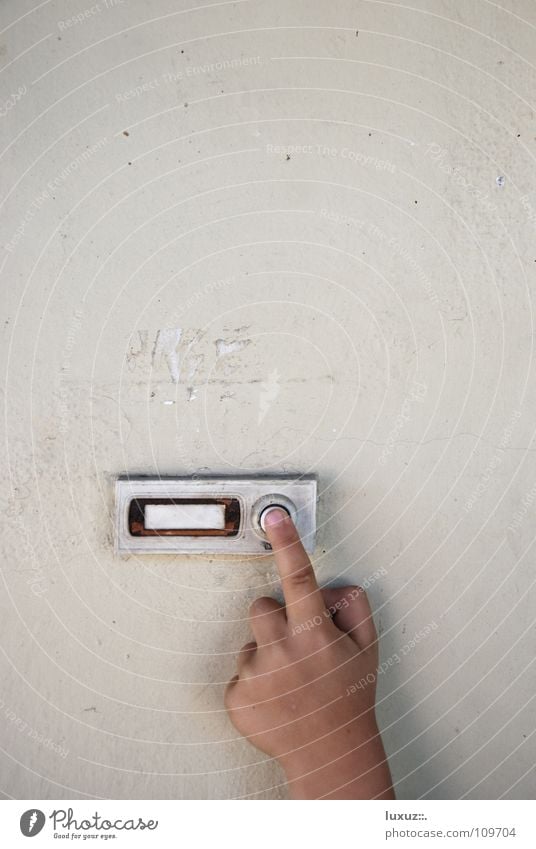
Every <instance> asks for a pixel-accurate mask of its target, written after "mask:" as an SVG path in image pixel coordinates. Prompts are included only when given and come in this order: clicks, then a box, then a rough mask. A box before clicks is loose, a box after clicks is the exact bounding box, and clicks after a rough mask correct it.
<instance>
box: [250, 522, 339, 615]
mask: <svg viewBox="0 0 536 849" xmlns="http://www.w3.org/2000/svg"><path fill="white" fill-rule="evenodd" d="M264 528H265V531H266V536H267V537H268V540H269V542H270V545H271V546H272V549H273V552H274V555H275V562H276V566H277V571H278V572H279V577H280V578H281V586H282V588H283V595H284V597H285V606H286V612H287V619H288V620H289V621H294V622H296V621H303V620H305V619H309V618H311V617H314V616H318V615H322V614H325V612H326V605H325V604H324V599H323V597H322V593H321V591H320V588H319V586H318V584H317V582H316V577H315V573H314V570H313V567H312V565H311V561H310V560H309V557H308V555H307V552H306V551H305V549H304V547H303V545H302V542H301V539H300V537H299V534H298V531H297V530H296V527H295V525H294V522H293V521H292V519H291V518H290V516H289V515H288V513H286V512H285V511H284V510H276V509H273V510H270V512H269V513H268V514H267V515H266V519H265V522H264Z"/></svg>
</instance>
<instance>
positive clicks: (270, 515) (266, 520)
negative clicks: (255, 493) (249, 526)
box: [259, 504, 290, 533]
mask: <svg viewBox="0 0 536 849" xmlns="http://www.w3.org/2000/svg"><path fill="white" fill-rule="evenodd" d="M288 516H290V513H289V511H288V510H287V509H286V507H282V506H281V505H280V504H274V505H272V506H271V507H266V508H265V509H264V510H263V511H262V513H261V515H260V517H259V524H260V526H261V528H262V530H263V531H264V532H265V533H266V525H268V526H269V527H273V526H274V525H277V524H278V523H279V522H282V521H283V519H286V518H287V517H288Z"/></svg>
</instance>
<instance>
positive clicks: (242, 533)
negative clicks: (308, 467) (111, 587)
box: [115, 475, 317, 554]
mask: <svg viewBox="0 0 536 849" xmlns="http://www.w3.org/2000/svg"><path fill="white" fill-rule="evenodd" d="M115 495H116V550H117V551H118V552H119V553H123V552H131V553H135V554H144V553H145V554H180V553H183V554H267V553H269V552H270V550H271V549H270V545H269V543H268V541H267V539H266V537H265V535H264V534H263V533H262V530H261V529H260V528H259V524H258V514H259V511H258V506H259V503H260V504H261V505H266V504H269V503H277V502H278V499H277V497H276V496H277V495H280V496H282V497H283V498H282V501H283V503H285V504H289V503H290V502H291V503H292V505H293V506H294V508H295V512H294V513H293V518H294V521H295V523H296V527H297V529H298V532H299V534H300V536H301V538H302V542H303V544H304V546H305V549H306V550H307V551H308V552H312V551H313V550H314V547H315V535H316V499H317V481H316V477H315V476H314V475H299V476H297V475H275V476H269V477H268V476H259V477H255V478H249V477H195V478H192V477H188V478H180V477H167V478H149V477H121V478H118V479H117V480H116V489H115ZM222 499H225V500H226V503H227V504H229V503H233V504H236V501H238V503H239V505H240V521H239V524H238V531H237V532H236V531H235V530H233V531H232V534H229V533H228V534H227V535H225V534H226V532H225V531H224V530H217V529H210V530H209V529H207V530H206V533H205V530H204V529H205V528H207V524H206V522H207V519H208V513H205V514H204V515H203V516H202V515H201V513H200V512H198V511H199V508H200V507H208V508H209V512H210V513H211V516H212V519H211V521H212V523H217V522H218V521H220V527H221V521H222V519H221V517H222V516H223V512H220V511H221V510H222V508H221V507H219V506H218V503H217V502H220V503H221V501H222ZM231 499H234V501H232V502H231V501H230V500H231ZM189 500H191V502H192V504H191V505H189V504H188V501H189ZM211 500H213V501H214V503H213V504H211ZM160 501H161V502H162V504H161V507H159V502H160ZM174 501H179V502H181V505H180V506H181V507H182V508H183V519H184V517H185V516H186V517H187V521H186V528H187V530H184V527H182V529H181V530H179V529H178V528H177V530H176V534H173V533H171V534H170V529H169V528H168V529H166V530H164V529H163V525H162V524H161V520H163V519H164V514H165V515H166V518H167V519H168V520H169V519H171V518H172V517H173V516H174V515H176V514H174V512H173V510H174V507H175V505H174ZM147 502H149V503H147ZM140 505H142V506H141V508H140ZM131 508H135V512H136V515H137V519H138V521H137V522H136V527H137V528H139V527H140V522H141V526H142V530H141V532H139V531H138V532H136V533H135V534H133V533H131V528H132V527H133V524H132V523H131V522H129V516H130V520H132V512H131ZM148 508H150V509H149V513H148V514H145V510H147V509H148ZM155 508H157V509H156V516H157V520H156V524H155ZM194 508H197V509H194ZM177 509H179V508H178V507H177ZM151 514H152V515H151ZM144 516H145V528H143V521H144ZM177 516H178V514H177ZM218 516H219V517H220V519H218ZM179 524H181V523H180V521H179V519H178V518H177V525H179ZM182 524H183V526H184V522H183V523H182ZM208 524H210V521H208ZM156 525H159V527H156ZM199 525H201V527H199ZM190 528H191V529H192V535H189V534H188V530H189V529H190ZM194 528H195V530H194ZM146 529H147V530H146Z"/></svg>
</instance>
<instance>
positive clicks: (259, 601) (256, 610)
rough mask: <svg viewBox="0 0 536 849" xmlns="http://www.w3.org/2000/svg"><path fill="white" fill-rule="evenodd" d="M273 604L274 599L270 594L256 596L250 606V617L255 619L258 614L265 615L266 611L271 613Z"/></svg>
mask: <svg viewBox="0 0 536 849" xmlns="http://www.w3.org/2000/svg"><path fill="white" fill-rule="evenodd" d="M273 604H274V603H273V599H271V598H269V597H268V596H261V597H260V598H256V599H255V601H253V602H252V603H251V604H250V606H249V615H250V618H251V619H255V618H256V617H257V616H264V615H265V614H266V613H271V611H272V610H273Z"/></svg>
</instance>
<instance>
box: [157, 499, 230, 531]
mask: <svg viewBox="0 0 536 849" xmlns="http://www.w3.org/2000/svg"><path fill="white" fill-rule="evenodd" d="M145 527H146V528H147V530H151V531H164V530H166V531H170V530H176V531H203V530H207V531H214V530H223V529H224V528H225V505H224V504H146V505H145Z"/></svg>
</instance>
